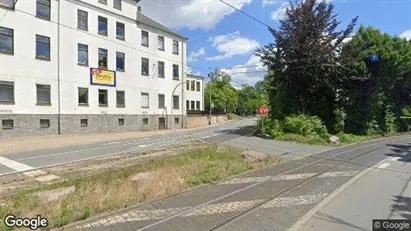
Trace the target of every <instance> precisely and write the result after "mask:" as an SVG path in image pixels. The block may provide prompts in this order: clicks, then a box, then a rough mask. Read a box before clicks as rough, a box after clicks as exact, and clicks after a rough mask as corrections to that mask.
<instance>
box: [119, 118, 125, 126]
mask: <svg viewBox="0 0 411 231" xmlns="http://www.w3.org/2000/svg"><path fill="white" fill-rule="evenodd" d="M118 126H124V118H119V119H118Z"/></svg>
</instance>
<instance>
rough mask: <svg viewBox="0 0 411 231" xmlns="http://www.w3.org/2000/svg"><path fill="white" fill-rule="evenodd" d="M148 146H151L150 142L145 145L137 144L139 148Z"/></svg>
mask: <svg viewBox="0 0 411 231" xmlns="http://www.w3.org/2000/svg"><path fill="white" fill-rule="evenodd" d="M148 146H150V145H149V144H143V145H139V146H137V148H145V147H148Z"/></svg>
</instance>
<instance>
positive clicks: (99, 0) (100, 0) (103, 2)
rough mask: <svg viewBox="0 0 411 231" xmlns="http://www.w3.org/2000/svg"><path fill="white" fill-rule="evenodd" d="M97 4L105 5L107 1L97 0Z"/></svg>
mask: <svg viewBox="0 0 411 231" xmlns="http://www.w3.org/2000/svg"><path fill="white" fill-rule="evenodd" d="M98 2H99V3H102V4H104V5H107V0H98Z"/></svg>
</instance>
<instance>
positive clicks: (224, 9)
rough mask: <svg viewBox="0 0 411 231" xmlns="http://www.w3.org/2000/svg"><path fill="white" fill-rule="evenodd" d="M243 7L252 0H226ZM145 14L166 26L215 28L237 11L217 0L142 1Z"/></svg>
mask: <svg viewBox="0 0 411 231" xmlns="http://www.w3.org/2000/svg"><path fill="white" fill-rule="evenodd" d="M225 1H226V2H227V3H229V4H231V5H233V6H234V7H236V8H238V9H241V8H243V7H244V6H245V5H246V4H250V3H251V1H252V0H225ZM141 6H142V8H143V14H145V15H147V16H149V17H151V18H153V19H155V20H157V21H158V22H160V23H162V24H164V25H165V26H168V27H171V28H174V29H181V28H188V29H191V30H195V29H204V30H210V29H213V28H214V27H215V26H216V25H217V24H218V23H219V22H220V21H222V20H223V19H224V17H225V16H228V15H230V14H232V13H234V12H235V10H234V9H233V8H231V7H229V6H227V5H226V4H224V3H222V2H220V1H216V0H181V1H171V0H167V1H152V0H143V1H141Z"/></svg>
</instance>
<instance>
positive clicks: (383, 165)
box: [378, 163, 390, 169]
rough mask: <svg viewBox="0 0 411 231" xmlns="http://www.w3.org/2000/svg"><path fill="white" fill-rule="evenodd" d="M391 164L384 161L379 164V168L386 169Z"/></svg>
mask: <svg viewBox="0 0 411 231" xmlns="http://www.w3.org/2000/svg"><path fill="white" fill-rule="evenodd" d="M389 165H390V164H388V163H383V164H381V165H380V166H378V168H381V169H384V168H386V167H388V166H389Z"/></svg>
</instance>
